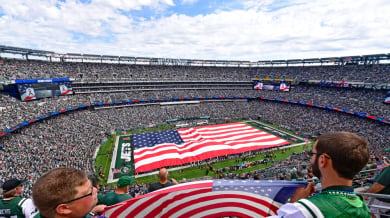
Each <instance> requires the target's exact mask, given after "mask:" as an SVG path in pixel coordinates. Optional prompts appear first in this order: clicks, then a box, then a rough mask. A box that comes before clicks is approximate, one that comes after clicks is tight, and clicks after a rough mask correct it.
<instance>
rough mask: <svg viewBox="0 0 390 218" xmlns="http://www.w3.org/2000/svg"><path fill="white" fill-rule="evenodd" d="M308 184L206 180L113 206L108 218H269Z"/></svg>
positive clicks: (105, 213)
mask: <svg viewBox="0 0 390 218" xmlns="http://www.w3.org/2000/svg"><path fill="white" fill-rule="evenodd" d="M306 184H307V183H306V182H290V181H263V180H206V181H197V182H190V183H183V184H179V185H175V186H170V187H167V188H165V189H160V190H157V191H154V192H151V193H148V194H146V195H143V196H140V197H136V198H133V199H130V200H127V201H124V202H121V203H118V204H116V205H113V206H109V207H106V209H105V211H104V216H106V217H142V218H143V217H231V216H236V217H266V216H269V215H275V214H276V211H277V210H278V208H279V207H280V206H281V205H283V204H284V203H286V202H287V200H288V199H289V198H290V197H291V196H292V195H293V194H294V192H295V190H296V189H297V188H298V187H304V186H305V185H306Z"/></svg>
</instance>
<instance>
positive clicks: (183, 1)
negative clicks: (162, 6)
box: [181, 0, 199, 5]
mask: <svg viewBox="0 0 390 218" xmlns="http://www.w3.org/2000/svg"><path fill="white" fill-rule="evenodd" d="M198 1H199V0H181V4H183V5H185V4H189V5H191V4H194V3H196V2H198Z"/></svg>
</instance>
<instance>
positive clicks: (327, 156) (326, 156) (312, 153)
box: [309, 151, 330, 159]
mask: <svg viewBox="0 0 390 218" xmlns="http://www.w3.org/2000/svg"><path fill="white" fill-rule="evenodd" d="M315 154H316V155H317V156H320V155H321V154H324V157H325V158H327V159H330V157H329V155H327V154H325V153H315V152H313V151H309V155H310V157H311V156H313V155H315Z"/></svg>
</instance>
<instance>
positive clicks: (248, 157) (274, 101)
mask: <svg viewBox="0 0 390 218" xmlns="http://www.w3.org/2000/svg"><path fill="white" fill-rule="evenodd" d="M4 54H8V55H9V54H11V55H15V56H20V57H19V58H8V57H2V58H0V76H1V78H0V82H1V83H0V90H1V94H2V95H0V105H1V107H0V109H1V128H0V129H1V131H0V136H1V138H0V154H1V156H0V166H1V169H2V170H1V176H0V178H2V180H3V181H1V182H4V178H8V177H10V176H12V175H13V176H17V177H19V178H23V179H26V180H28V181H29V184H31V185H32V184H34V183H35V181H36V180H37V178H39V176H40V175H42V174H43V173H45V172H47V171H48V170H49V169H52V168H56V167H72V168H78V169H82V170H85V171H86V172H87V174H88V175H95V176H97V177H99V179H100V180H101V184H102V187H103V188H102V190H101V191H102V192H104V191H108V190H111V189H112V188H111V186H110V184H111V185H114V184H115V182H116V181H117V178H119V177H120V176H122V175H134V176H136V178H137V180H138V183H139V184H138V185H137V186H134V187H133V191H135V190H136V191H137V192H140V193H142V190H143V189H145V187H146V186H147V184H148V183H150V182H153V181H155V180H156V179H157V177H156V175H155V174H156V170H157V169H158V168H160V167H168V168H169V169H170V171H171V175H172V177H174V178H176V179H178V180H186V179H188V180H201V179H215V178H218V179H253V178H254V177H257V178H261V179H278V180H279V179H282V180H288V179H291V175H292V174H293V173H294V172H296V171H297V170H298V171H303V172H305V174H306V175H307V170H306V171H305V169H306V168H307V167H308V166H310V160H309V158H308V153H307V151H309V150H310V149H311V142H313V141H314V140H315V139H316V138H317V137H318V136H320V135H321V134H322V133H325V132H331V131H351V132H354V133H357V134H358V135H361V136H363V137H365V138H366V139H367V140H368V141H369V142H370V155H371V156H372V158H375V157H382V156H386V155H389V153H388V152H389V149H388V148H389V147H388V145H389V144H390V137H389V132H390V126H389V124H390V116H389V114H390V106H389V104H387V103H389V102H388V98H389V97H390V93H389V89H390V83H389V81H390V73H389V71H390V65H389V64H388V61H389V60H390V54H376V55H363V56H348V57H323V58H311V59H294V60H263V61H258V62H250V61H218V60H192V59H166V58H139V57H123V56H105V55H98V54H75V53H66V54H61V53H56V52H52V51H44V50H34V49H28V48H19V47H10V46H0V55H4ZM286 87H287V88H286ZM386 98H387V100H386ZM386 101H387V102H386ZM236 126H240V128H241V127H243V128H248V129H250V130H251V131H258V132H259V134H266V135H268V136H269V137H274V138H275V140H276V141H277V142H275V143H273V142H269V141H267V143H263V142H262V141H253V142H249V141H245V142H241V144H239V145H240V146H242V147H240V149H236V148H234V149H230V148H229V149H222V147H223V146H222V145H221V144H218V143H221V141H218V139H210V138H208V135H207V134H208V133H212V134H213V135H215V134H217V133H216V132H213V131H215V130H214V129H213V128H215V129H222V131H224V132H226V131H227V130H226V129H225V127H226V128H236ZM176 130H177V131H176ZM187 130H194V131H195V130H196V134H199V135H198V136H199V137H201V138H206V139H210V140H215V141H213V143H212V144H211V145H210V146H209V147H208V148H207V149H206V150H207V152H203V153H201V154H198V155H195V156H191V158H187V159H185V158H182V157H180V158H179V159H174V158H173V159H172V158H166V157H164V155H163V156H162V157H161V158H160V159H159V161H155V162H152V163H148V165H143V162H142V161H143V160H141V158H139V157H138V156H142V155H139V154H136V152H137V151H136V150H137V147H135V146H138V145H135V144H136V143H137V142H135V139H134V138H136V137H141V136H145V137H152V136H149V135H147V134H155V133H157V134H160V135H159V136H158V137H162V138H167V136H164V134H165V132H169V131H176V133H177V132H179V134H180V136H181V137H182V138H183V140H184V143H187V142H186V141H185V139H184V138H185V137H186V136H185V134H186V133H183V132H185V131H187ZM238 131H243V130H238ZM202 134H203V135H202ZM234 134H244V133H241V132H237V133H236V132H235V133H234ZM233 136H235V135H233ZM233 136H232V137H233ZM222 137H230V136H226V135H224V136H222ZM259 137H260V136H259ZM148 140H151V138H148ZM164 140H165V139H163V141H161V142H159V143H160V144H161V143H174V144H175V143H176V144H180V143H183V141H181V142H172V140H171V139H166V140H167V141H164ZM190 140H192V138H191V139H190ZM245 140H247V139H245ZM248 140H255V139H253V138H251V139H248ZM262 140H263V139H262ZM198 142H200V141H197V143H198ZM224 143H228V144H229V143H233V142H231V141H228V140H227V142H226V141H224ZM157 144H158V143H157ZM140 147H142V145H140ZM219 147H221V150H218V149H220V148H219ZM126 154H127V156H126ZM123 155H125V157H123ZM137 155H138V156H137ZM160 155H161V154H158V153H157V154H152V155H149V158H151V159H158V158H159V156H160ZM137 157H138V158H139V160H138V159H137ZM167 160H169V161H167ZM376 167H377V166H376V165H375V164H371V165H368V166H367V167H366V168H365V169H364V170H363V171H364V172H363V171H362V173H361V174H359V175H358V177H356V178H355V180H354V185H355V186H356V187H362V186H364V185H367V181H368V179H369V178H371V176H372V175H373V174H374V173H375V172H376V171H375V169H376ZM373 169H374V171H372V170H373ZM293 177H294V176H293ZM24 195H25V196H30V195H31V187H30V189H26V190H25V193H24Z"/></svg>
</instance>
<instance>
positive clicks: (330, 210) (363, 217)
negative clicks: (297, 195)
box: [296, 186, 371, 218]
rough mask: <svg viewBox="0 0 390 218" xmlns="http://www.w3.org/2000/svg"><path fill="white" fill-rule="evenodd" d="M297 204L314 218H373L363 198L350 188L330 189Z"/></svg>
mask: <svg viewBox="0 0 390 218" xmlns="http://www.w3.org/2000/svg"><path fill="white" fill-rule="evenodd" d="M344 190H348V191H349V192H345V191H344ZM296 203H297V204H301V205H302V206H303V208H305V209H306V210H308V211H309V212H310V214H311V215H312V216H313V217H326V218H332V217H337V218H350V217H354V218H371V214H370V210H369V209H368V207H367V205H366V203H365V202H364V200H363V198H362V197H360V196H358V195H356V194H355V193H354V192H353V188H352V187H349V186H332V187H328V188H326V189H325V190H324V191H323V192H321V193H320V194H317V195H314V196H311V197H308V198H305V199H301V200H298V201H297V202H296Z"/></svg>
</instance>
